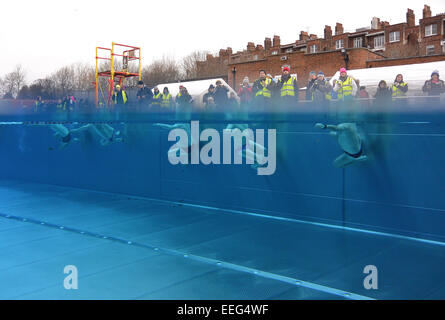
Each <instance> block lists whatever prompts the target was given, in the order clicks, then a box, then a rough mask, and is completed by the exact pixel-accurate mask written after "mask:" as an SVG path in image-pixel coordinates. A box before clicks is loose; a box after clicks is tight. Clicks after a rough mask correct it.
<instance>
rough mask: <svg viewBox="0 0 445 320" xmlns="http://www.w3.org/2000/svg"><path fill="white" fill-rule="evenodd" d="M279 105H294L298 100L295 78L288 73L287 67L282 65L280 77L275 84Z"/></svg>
mask: <svg viewBox="0 0 445 320" xmlns="http://www.w3.org/2000/svg"><path fill="white" fill-rule="evenodd" d="M276 89H277V93H278V95H279V101H280V105H281V106H295V105H296V103H297V102H298V83H297V78H296V77H294V76H291V75H290V69H289V67H284V68H283V70H282V72H281V79H280V80H278V82H277V84H276Z"/></svg>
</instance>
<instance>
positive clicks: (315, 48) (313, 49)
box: [309, 44, 317, 53]
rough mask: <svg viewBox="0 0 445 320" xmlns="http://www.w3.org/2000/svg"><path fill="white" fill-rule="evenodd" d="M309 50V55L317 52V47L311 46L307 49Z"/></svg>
mask: <svg viewBox="0 0 445 320" xmlns="http://www.w3.org/2000/svg"><path fill="white" fill-rule="evenodd" d="M309 48H310V53H316V52H317V45H315V44H314V45H312V46H310V47H309Z"/></svg>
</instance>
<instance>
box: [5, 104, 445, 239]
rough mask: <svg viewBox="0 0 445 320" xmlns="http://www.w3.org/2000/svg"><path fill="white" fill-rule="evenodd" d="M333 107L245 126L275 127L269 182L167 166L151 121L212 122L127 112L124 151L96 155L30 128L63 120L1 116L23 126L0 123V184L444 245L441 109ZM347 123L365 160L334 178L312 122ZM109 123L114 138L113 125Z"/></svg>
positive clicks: (238, 171)
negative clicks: (347, 110) (349, 111)
mask: <svg viewBox="0 0 445 320" xmlns="http://www.w3.org/2000/svg"><path fill="white" fill-rule="evenodd" d="M339 108H340V107H339V106H330V107H328V108H327V107H319V108H314V107H313V106H308V107H302V108H301V110H299V112H294V113H292V112H287V113H286V112H281V113H274V114H263V115H261V114H256V115H255V116H253V117H250V118H249V119H254V121H253V123H252V124H253V126H254V127H256V128H265V129H267V128H275V129H277V149H278V150H277V167H276V172H275V174H274V175H271V176H259V175H257V171H256V170H254V169H252V168H250V167H249V165H246V164H243V165H209V166H205V165H202V164H200V165H177V166H173V165H171V164H170V163H169V161H168V158H167V150H168V149H169V147H170V146H171V145H172V142H169V141H168V139H167V135H168V132H167V131H166V130H163V129H160V128H157V127H154V126H153V125H152V123H153V122H157V121H160V122H169V121H170V123H173V122H175V121H173V120H172V119H173V118H174V117H176V118H177V119H174V120H177V121H179V120H178V119H181V121H186V120H190V119H194V120H200V121H201V125H202V126H203V127H215V128H217V129H218V128H219V129H222V128H223V127H224V126H225V125H226V124H227V122H225V121H224V119H223V118H222V117H219V116H218V115H212V116H202V115H197V114H186V115H182V117H179V116H178V115H175V116H174V117H173V116H171V115H161V116H159V117H158V118H157V115H150V114H144V115H143V116H142V115H137V114H133V115H128V116H127V117H126V121H127V123H128V126H127V130H128V131H127V136H128V139H127V141H126V143H115V144H113V145H110V146H106V147H103V146H100V145H99V144H98V143H97V142H96V141H94V140H92V139H91V136H83V137H82V142H81V143H72V144H71V145H69V146H68V147H67V148H65V149H63V150H59V149H58V148H57V147H58V140H57V138H56V137H54V136H53V132H52V131H51V130H50V129H49V128H48V127H45V126H42V125H30V124H29V121H43V122H44V121H53V120H60V119H58V118H57V119H56V118H55V117H54V116H53V115H51V114H45V115H24V114H15V113H14V112H8V113H4V114H2V115H0V120H1V121H25V122H26V123H27V125H0V154H1V157H0V179H8V180H9V179H14V180H23V181H30V182H36V183H45V184H54V185H60V186H67V187H76V188H85V189H89V190H96V191H104V192H111V193H118V194H127V195H134V196H142V197H148V198H156V199H162V200H169V201H175V202H183V203H190V204H196V205H204V206H211V207H216V208H223V209H233V210H239V211H244V212H250V213H258V214H267V215H270V216H276V217H286V218H291V219H298V220H304V221H311V222H321V223H328V224H332V225H338V226H345V227H353V228H358V229H365V230H372V231H380V232H387V233H391V234H395V235H405V236H412V237H418V238H423V239H431V240H438V241H445V196H444V194H445V192H444V191H445V187H444V181H445V168H444V164H445V112H443V111H442V110H443V109H445V106H443V105H441V104H439V103H437V105H434V106H433V107H431V104H428V105H427V106H423V105H420V104H417V105H414V106H413V105H408V104H407V105H402V106H398V107H397V108H394V109H391V110H387V109H386V110H384V112H376V110H371V109H366V108H362V109H360V110H359V111H357V112H356V113H355V114H354V115H353V116H350V115H347V116H344V117H343V114H342V112H341V110H340V109H339ZM339 110H340V111H339ZM83 116H85V115H83ZM342 117H343V118H342ZM348 117H349V118H348ZM101 119H104V116H101V115H87V116H86V118H82V116H79V118H78V119H77V120H79V121H100V120H101ZM246 119H247V118H243V117H240V119H234V118H232V119H231V121H232V122H236V121H239V122H242V121H243V120H246ZM70 121H73V120H72V119H71V120H70ZM345 121H355V122H356V123H357V125H358V127H359V129H360V132H361V134H362V136H363V137H364V138H365V141H366V144H365V152H366V154H367V155H368V156H369V161H367V162H364V163H360V164H357V165H353V166H350V167H347V168H344V169H339V168H335V167H334V166H333V160H334V159H335V158H336V157H337V156H338V155H340V154H341V150H340V148H339V146H338V144H337V143H336V141H335V139H334V138H333V137H331V136H330V135H329V134H328V133H327V132H326V131H323V130H317V129H314V123H316V122H323V123H339V122H345ZM67 125H68V126H69V125H70V124H67ZM113 126H115V127H116V128H121V129H122V124H121V123H120V122H116V123H115V124H113ZM54 196H56V195H54ZM221 214H223V212H222V213H221Z"/></svg>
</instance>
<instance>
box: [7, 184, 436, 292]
mask: <svg viewBox="0 0 445 320" xmlns="http://www.w3.org/2000/svg"><path fill="white" fill-rule="evenodd" d="M66 265H74V266H76V267H77V269H78V272H79V289H78V290H66V289H65V288H64V286H63V280H64V278H65V276H66V275H65V274H64V273H63V269H64V267H65V266H66ZM366 265H375V266H376V267H377V268H378V270H379V288H378V289H377V290H366V289H365V288H364V287H363V279H364V277H365V276H366V275H365V274H363V269H364V267H365V266H366ZM444 265H445V246H444V245H441V244H440V243H437V244H434V243H427V242H420V241H413V240H410V239H406V238H397V237H390V236H383V235H379V234H372V233H368V232H360V231H352V230H344V229H341V228H331V227H327V226H322V225H317V224H311V223H304V222H299V221H290V220H277V219H270V218H267V217H259V216H254V215H248V214H242V213H235V212H230V211H224V210H213V209H210V208H205V207H196V206H188V205H181V204H177V203H169V202H163V201H157V200H149V199H137V198H129V197H126V196H123V195H114V194H106V193H98V192H93V191H87V190H80V189H72V188H65V187H58V186H50V185H42V184H34V183H27V182H20V181H4V180H1V181H0V283H1V286H2V290H0V299H345V298H346V299H366V298H373V299H445V278H444V276H443V275H444V271H443V270H444Z"/></svg>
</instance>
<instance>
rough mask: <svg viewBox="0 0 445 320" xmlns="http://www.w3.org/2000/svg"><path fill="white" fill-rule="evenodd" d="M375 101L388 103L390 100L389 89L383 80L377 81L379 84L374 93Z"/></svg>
mask: <svg viewBox="0 0 445 320" xmlns="http://www.w3.org/2000/svg"><path fill="white" fill-rule="evenodd" d="M374 97H375V103H376V104H378V105H381V104H388V103H389V102H391V101H392V94H391V90H390V89H389V88H388V85H387V84H386V81H385V80H382V81H380V82H379V86H378V88H377V92H376V94H375V95H374Z"/></svg>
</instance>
